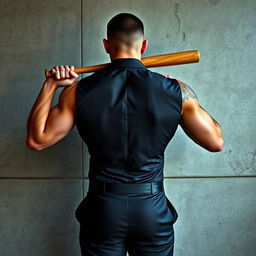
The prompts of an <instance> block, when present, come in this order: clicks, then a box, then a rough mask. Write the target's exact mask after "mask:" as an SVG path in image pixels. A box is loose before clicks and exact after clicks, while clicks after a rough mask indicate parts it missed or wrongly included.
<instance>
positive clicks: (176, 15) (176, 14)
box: [174, 3, 181, 31]
mask: <svg viewBox="0 0 256 256" xmlns="http://www.w3.org/2000/svg"><path fill="white" fill-rule="evenodd" d="M179 7H180V5H179V4H178V3H175V6H174V15H175V17H176V18H177V20H178V31H180V23H181V21H180V17H179V14H178V12H179Z"/></svg>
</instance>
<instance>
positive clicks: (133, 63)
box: [109, 58, 147, 69]
mask: <svg viewBox="0 0 256 256" xmlns="http://www.w3.org/2000/svg"><path fill="white" fill-rule="evenodd" d="M109 66H110V67H134V68H144V69H146V68H147V67H146V66H145V65H144V64H143V63H142V62H141V61H140V60H139V59H137V58H118V59H114V60H111V62H110V65H109Z"/></svg>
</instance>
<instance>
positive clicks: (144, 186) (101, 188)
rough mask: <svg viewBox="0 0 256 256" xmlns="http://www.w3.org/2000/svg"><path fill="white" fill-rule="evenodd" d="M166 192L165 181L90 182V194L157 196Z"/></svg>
mask: <svg viewBox="0 0 256 256" xmlns="http://www.w3.org/2000/svg"><path fill="white" fill-rule="evenodd" d="M160 191H164V184H163V181H155V182H148V183H109V182H102V181H91V180H90V181H89V190H88V193H93V194H101V193H104V192H114V193H121V194H126V193H149V194H155V193H157V192H160Z"/></svg>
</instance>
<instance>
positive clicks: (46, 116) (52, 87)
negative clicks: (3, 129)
mask: <svg viewBox="0 0 256 256" xmlns="http://www.w3.org/2000/svg"><path fill="white" fill-rule="evenodd" d="M77 77H78V75H77V74H76V73H75V72H74V67H73V66H70V67H69V66H67V65H66V66H65V67H63V66H55V67H54V68H53V69H52V70H51V71H48V70H46V80H45V82H44V84H43V87H42V89H41V91H40V93H39V95H38V97H37V99H36V101H35V103H34V105H33V107H32V109H31V112H30V114H29V117H28V120H27V139H26V145H27V147H28V148H30V149H33V150H37V151H39V150H42V149H44V148H47V147H49V146H51V145H53V144H55V143H56V142H58V141H59V140H61V139H62V138H63V137H65V136H66V135H67V134H68V133H69V132H70V131H71V130H72V128H73V127H74V124H75V120H74V112H75V88H76V86H77V84H78V81H75V80H76V78H77ZM60 86H65V88H64V89H63V90H62V91H61V93H60V96H59V100H58V104H57V105H56V106H54V107H53V108H52V109H51V104H52V101H53V98H54V95H55V93H56V90H57V89H58V87H60Z"/></svg>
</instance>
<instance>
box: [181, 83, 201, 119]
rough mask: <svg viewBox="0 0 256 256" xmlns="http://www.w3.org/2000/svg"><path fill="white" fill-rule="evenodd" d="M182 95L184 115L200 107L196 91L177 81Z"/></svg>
mask: <svg viewBox="0 0 256 256" xmlns="http://www.w3.org/2000/svg"><path fill="white" fill-rule="evenodd" d="M177 81H178V83H179V85H180V89H181V94H182V114H183V113H184V110H186V109H188V110H189V109H190V110H191V109H196V108H198V107H199V102H198V97H197V95H196V93H195V91H194V90H193V89H192V87H191V86H189V85H188V84H186V83H184V82H182V81H180V80H177Z"/></svg>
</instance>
